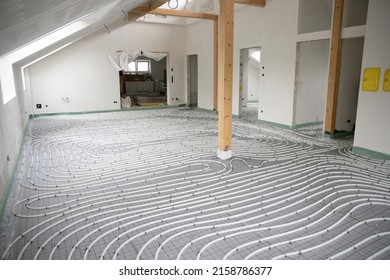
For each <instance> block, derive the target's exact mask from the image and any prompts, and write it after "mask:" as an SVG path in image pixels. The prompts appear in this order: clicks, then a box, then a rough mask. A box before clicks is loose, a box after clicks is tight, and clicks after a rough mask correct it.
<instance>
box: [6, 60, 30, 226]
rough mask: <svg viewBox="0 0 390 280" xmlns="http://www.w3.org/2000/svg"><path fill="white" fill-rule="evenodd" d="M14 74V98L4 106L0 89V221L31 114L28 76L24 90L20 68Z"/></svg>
mask: <svg viewBox="0 0 390 280" xmlns="http://www.w3.org/2000/svg"><path fill="white" fill-rule="evenodd" d="M14 74H15V89H16V96H15V97H14V98H13V99H12V100H10V101H9V102H7V103H6V104H3V102H2V100H3V96H2V94H3V92H2V90H1V87H0V219H1V216H2V214H3V213H2V210H3V209H4V206H5V203H6V199H7V197H6V196H5V194H6V186H7V182H8V180H9V179H10V176H11V175H12V171H13V168H14V166H15V164H16V162H17V156H18V154H19V148H20V145H21V142H22V140H23V132H24V128H25V126H26V124H27V122H28V118H29V114H30V113H31V111H30V110H29V108H30V105H29V102H30V101H29V98H28V96H27V95H26V92H28V90H29V88H28V86H29V84H28V83H29V80H28V76H27V81H26V82H27V84H26V86H27V87H26V90H24V89H23V87H22V83H21V75H22V73H21V69H20V67H18V66H16V65H14ZM26 74H28V72H26Z"/></svg>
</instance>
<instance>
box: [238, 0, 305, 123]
mask: <svg viewBox="0 0 390 280" xmlns="http://www.w3.org/2000/svg"><path fill="white" fill-rule="evenodd" d="M298 6H299V5H298V0H292V1H288V2H286V1H283V0H274V1H269V2H267V6H266V7H265V8H253V7H249V6H246V7H243V8H240V9H238V10H236V14H235V25H234V32H235V40H234V61H233V64H234V72H233V114H235V115H237V114H239V100H238V97H239V70H240V69H239V57H240V49H243V48H253V47H261V70H260V80H259V83H260V87H259V88H260V90H259V100H260V104H259V119H260V120H262V121H266V122H272V123H277V124H282V125H287V126H291V125H292V116H293V103H294V80H295V57H296V43H295V42H296V41H295V40H296V33H297V31H296V30H297V24H298ZM254 26H256V28H253V27H254Z"/></svg>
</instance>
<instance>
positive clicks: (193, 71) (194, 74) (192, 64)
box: [187, 55, 198, 107]
mask: <svg viewBox="0 0 390 280" xmlns="http://www.w3.org/2000/svg"><path fill="white" fill-rule="evenodd" d="M187 106H189V107H197V106H198V55H188V56H187Z"/></svg>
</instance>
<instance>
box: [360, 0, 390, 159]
mask: <svg viewBox="0 0 390 280" xmlns="http://www.w3.org/2000/svg"><path fill="white" fill-rule="evenodd" d="M389 11H390V1H388V0H370V2H369V6H368V16H367V26H366V37H365V43H364V51H363V63H362V71H363V70H364V68H366V67H380V68H381V69H382V71H381V79H380V86H379V91H378V92H365V91H362V89H361V88H362V87H361V85H360V90H359V101H358V110H357V120H356V132H355V141H354V146H355V147H359V148H364V149H368V150H371V151H376V152H380V153H384V154H387V155H390V141H389V139H390V110H389V108H390V93H389V92H384V91H383V80H384V71H385V70H386V69H389V68H390V55H389V46H390V36H389V27H390V17H389ZM361 75H363V72H362V73H361Z"/></svg>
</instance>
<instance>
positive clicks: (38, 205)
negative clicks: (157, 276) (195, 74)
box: [0, 108, 390, 260]
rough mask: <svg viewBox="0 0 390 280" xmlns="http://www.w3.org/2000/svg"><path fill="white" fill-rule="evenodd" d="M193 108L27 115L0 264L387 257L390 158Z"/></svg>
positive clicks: (316, 134)
mask: <svg viewBox="0 0 390 280" xmlns="http://www.w3.org/2000/svg"><path fill="white" fill-rule="evenodd" d="M217 132H218V129H217V116H216V115H214V114H212V113H207V112H202V111H199V110H192V109H186V108H183V109H165V110H150V111H126V112H116V113H104V114H90V115H67V116H51V117H41V118H37V119H34V120H32V121H31V122H30V125H29V128H28V133H27V135H26V138H25V143H24V146H23V150H22V151H21V152H22V156H21V160H20V162H19V166H18V170H17V172H16V174H15V178H14V183H13V186H12V190H11V195H10V197H9V200H8V203H7V207H6V214H5V216H4V218H3V220H2V222H1V234H0V236H1V237H0V242H1V249H0V256H1V257H2V258H3V259H40V260H43V259H139V260H144V259H170V260H172V259H181V260H186V259H201V260H202V259H207V260H210V259H218V260H220V259H239V260H242V259H390V179H389V171H390V162H389V161H383V160H376V159H371V158H367V157H362V156H358V155H355V154H353V153H352V152H351V144H352V140H351V138H344V139H340V140H330V139H326V138H324V137H322V133H321V129H320V128H319V127H312V128H306V129H301V130H297V131H287V130H283V129H277V128H273V127H270V126H264V125H258V124H253V123H250V122H245V121H242V120H234V121H233V133H234V136H233V155H234V157H233V159H231V160H227V161H221V160H219V159H218V158H217V157H216V154H217V138H218V136H217Z"/></svg>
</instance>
